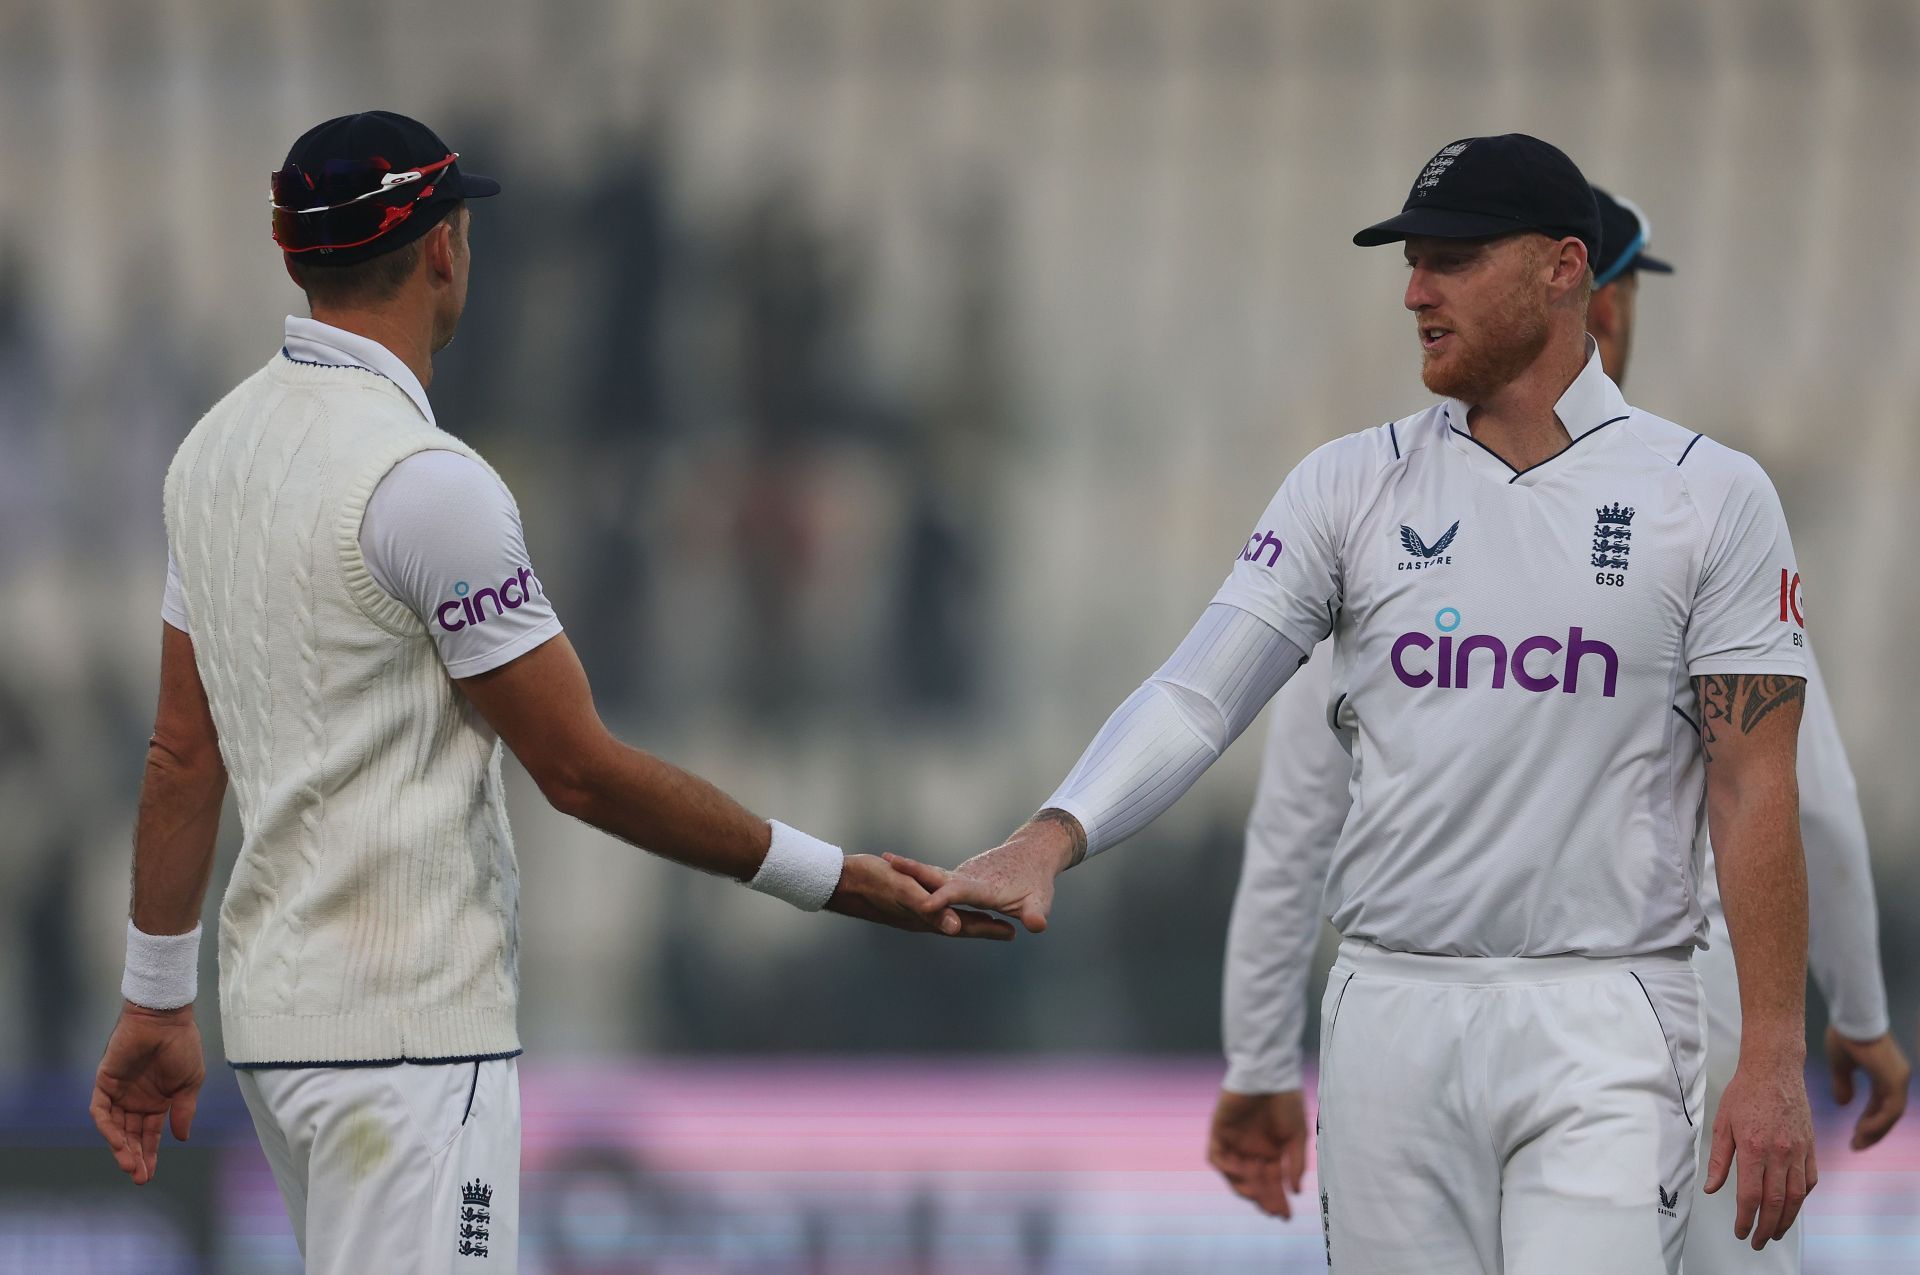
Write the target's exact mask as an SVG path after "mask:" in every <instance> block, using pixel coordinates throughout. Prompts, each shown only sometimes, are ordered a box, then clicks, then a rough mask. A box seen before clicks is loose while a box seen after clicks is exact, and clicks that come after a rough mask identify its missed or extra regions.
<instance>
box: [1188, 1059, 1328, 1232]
mask: <svg viewBox="0 0 1920 1275" xmlns="http://www.w3.org/2000/svg"><path fill="white" fill-rule="evenodd" d="M1307 1136H1308V1135H1307V1102H1306V1098H1305V1097H1304V1096H1303V1095H1302V1094H1301V1092H1300V1091H1299V1090H1298V1089H1291V1090H1288V1091H1287V1092H1285V1093H1260V1094H1241V1093H1231V1092H1229V1091H1227V1090H1225V1089H1222V1090H1221V1091H1220V1100H1219V1102H1217V1103H1215V1104H1214V1108H1213V1126H1212V1128H1211V1129H1209V1130H1208V1134H1207V1163H1208V1164H1211V1165H1212V1166H1213V1167H1214V1168H1216V1169H1218V1170H1219V1171H1220V1175H1221V1176H1222V1177H1224V1178H1225V1179H1226V1180H1227V1185H1228V1186H1230V1187H1232V1188H1233V1192H1234V1194H1235V1195H1238V1196H1240V1197H1241V1198H1242V1199H1247V1200H1252V1201H1253V1202H1254V1204H1256V1205H1258V1206H1259V1208H1260V1211H1261V1212H1263V1213H1269V1214H1272V1215H1273V1216H1275V1217H1281V1218H1291V1217H1292V1216H1293V1206H1292V1204H1291V1203H1289V1202H1288V1200H1287V1196H1288V1195H1289V1194H1292V1195H1298V1194H1300V1179H1301V1177H1302V1176H1303V1175H1304V1174H1305V1173H1306V1171H1307Z"/></svg>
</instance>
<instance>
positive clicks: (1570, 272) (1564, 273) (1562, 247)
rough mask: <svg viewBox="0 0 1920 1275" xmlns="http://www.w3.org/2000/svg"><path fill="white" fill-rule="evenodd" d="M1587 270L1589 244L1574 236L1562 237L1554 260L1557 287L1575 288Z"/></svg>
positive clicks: (1554, 279) (1554, 280) (1554, 281)
mask: <svg viewBox="0 0 1920 1275" xmlns="http://www.w3.org/2000/svg"><path fill="white" fill-rule="evenodd" d="M1586 272H1587V245H1586V244H1585V243H1584V242H1582V241H1581V240H1578V239H1574V238H1571V237H1569V238H1566V239H1562V240H1561V241H1560V243H1559V247H1558V249H1557V252H1556V255H1555V257H1554V261H1553V283H1554V286H1555V287H1565V288H1574V287H1578V286H1579V284H1580V278H1581V276H1582V275H1584V274H1586Z"/></svg>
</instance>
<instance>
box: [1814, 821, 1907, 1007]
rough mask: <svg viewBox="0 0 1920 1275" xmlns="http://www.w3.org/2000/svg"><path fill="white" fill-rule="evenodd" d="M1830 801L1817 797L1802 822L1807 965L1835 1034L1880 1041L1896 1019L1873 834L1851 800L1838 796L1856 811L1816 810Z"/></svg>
mask: <svg viewBox="0 0 1920 1275" xmlns="http://www.w3.org/2000/svg"><path fill="white" fill-rule="evenodd" d="M1828 799H1829V794H1818V795H1811V796H1809V798H1808V802H1807V808H1806V809H1804V810H1803V812H1802V815H1801V820H1800V827H1801V832H1802V836H1803V838H1804V840H1805V844H1806V853H1807V913H1808V933H1807V964H1808V966H1809V972H1810V973H1811V974H1812V975H1813V982H1814V986H1815V987H1817V988H1819V989H1820V995H1821V996H1822V997H1823V998H1824V999H1825V1000H1826V1002H1827V1018H1828V1021H1830V1022H1831V1023H1832V1024H1833V1026H1834V1029H1835V1030H1837V1031H1838V1032H1839V1033H1840V1034H1841V1035H1842V1036H1845V1037H1847V1038H1848V1039H1850V1040H1873V1039H1875V1038H1877V1037H1879V1036H1883V1035H1885V1034H1886V1032H1887V1029H1888V1026H1889V1018H1888V1013H1887V985H1886V979H1885V976H1884V975H1883V973H1882V971H1881V968H1880V924H1879V915H1878V910H1877V904H1876V903H1875V900H1874V893H1873V877H1872V874H1871V871H1870V867H1869V863H1868V857H1867V839H1866V831H1865V828H1864V827H1863V826H1862V824H1861V821H1860V814H1859V808H1858V806H1857V805H1854V803H1853V800H1852V797H1851V794H1850V793H1849V794H1846V795H1844V796H1840V795H1833V796H1832V800H1833V801H1834V803H1835V804H1836V805H1838V804H1841V803H1844V804H1846V805H1848V806H1850V807H1852V809H1851V810H1850V811H1839V810H1832V811H1822V810H1819V809H1816V808H1815V807H1816V806H1817V805H1819V804H1820V803H1822V802H1825V801H1827V800H1828Z"/></svg>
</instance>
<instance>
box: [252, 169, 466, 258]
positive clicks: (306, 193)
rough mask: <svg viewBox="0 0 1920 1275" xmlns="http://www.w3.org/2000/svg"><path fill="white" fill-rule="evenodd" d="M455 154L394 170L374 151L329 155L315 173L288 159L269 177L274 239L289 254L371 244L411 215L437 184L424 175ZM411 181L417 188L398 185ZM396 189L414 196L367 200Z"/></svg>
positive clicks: (407, 183)
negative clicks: (364, 155)
mask: <svg viewBox="0 0 1920 1275" xmlns="http://www.w3.org/2000/svg"><path fill="white" fill-rule="evenodd" d="M458 158H460V155H459V153H458V152H457V151H456V152H453V153H451V154H449V155H448V156H447V157H446V158H445V159H438V160H435V161H434V162H433V163H431V164H422V165H421V166H420V167H418V168H409V169H403V170H399V171H395V169H394V167H393V165H392V164H391V163H389V162H388V161H386V160H384V159H381V158H379V157H378V156H376V157H374V158H372V159H354V160H336V159H330V160H328V161H327V162H326V163H325V164H324V165H322V166H321V168H320V170H319V171H318V172H308V171H307V170H305V169H303V168H301V167H300V166H299V165H298V164H288V165H287V166H286V167H285V168H283V169H281V170H280V171H279V172H277V173H275V174H273V177H272V190H273V195H272V201H271V202H272V204H273V241H274V242H275V243H277V244H279V245H280V247H281V249H282V250H283V251H286V252H294V253H298V252H319V251H322V250H329V249H339V248H358V247H359V246H360V245H362V244H368V243H372V242H373V241H374V240H376V239H378V238H379V237H380V236H382V235H384V234H386V233H387V232H388V231H390V230H392V229H393V228H394V227H395V226H398V225H399V224H401V223H402V222H404V221H405V220H406V219H407V218H409V217H411V216H412V215H413V210H414V209H415V208H417V207H418V206H419V205H420V202H421V201H422V200H424V199H426V198H428V197H429V196H431V195H432V194H433V192H434V190H435V189H437V183H435V182H431V181H428V180H427V179H428V178H430V177H432V176H433V175H434V174H435V173H438V172H441V171H442V170H444V169H446V168H448V167H450V166H451V165H452V164H453V161H454V160H456V159H458ZM416 183H418V184H419V189H418V190H414V191H403V190H401V188H402V187H407V186H412V185H414V184H416ZM395 191H401V193H403V194H411V195H412V196H413V197H412V198H411V199H409V200H407V201H406V202H405V203H400V204H391V203H371V202H369V201H370V200H373V199H376V198H378V197H379V196H381V195H390V194H393V193H394V192H395Z"/></svg>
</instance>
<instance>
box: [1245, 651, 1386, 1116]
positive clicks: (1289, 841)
mask: <svg viewBox="0 0 1920 1275" xmlns="http://www.w3.org/2000/svg"><path fill="white" fill-rule="evenodd" d="M1331 655H1332V652H1331V651H1328V650H1325V649H1324V648H1323V649H1322V650H1321V651H1319V652H1318V653H1317V654H1316V655H1315V656H1314V658H1313V659H1312V660H1311V661H1309V662H1308V663H1307V665H1306V667H1305V668H1303V669H1301V670H1300V671H1299V672H1298V673H1296V674H1295V675H1294V676H1293V678H1292V679H1291V680H1289V681H1288V682H1287V685H1286V687H1285V689H1283V690H1282V691H1281V692H1280V693H1279V694H1278V695H1276V696H1274V697H1273V711H1272V712H1271V713H1270V714H1269V719H1270V720H1269V721H1268V724H1267V751H1266V755H1265V757H1264V758H1263V759H1262V761H1261V763H1260V787H1259V789H1258V791H1257V792H1256V793H1255V795H1254V799H1253V810H1252V811H1251V812H1250V813H1249V814H1248V816H1247V850H1246V858H1245V860H1244V861H1243V862H1242V863H1241V866H1240V888H1239V889H1238V890H1237V891H1236V892H1235V894H1234V896H1233V919H1232V921H1231V922H1230V923H1229V924H1228V926H1227V958H1226V971H1225V977H1224V978H1223V979H1222V980H1221V996H1220V1010H1221V1015H1220V1036H1221V1040H1222V1042H1223V1043H1224V1044H1225V1046H1226V1053H1227V1075H1226V1079H1225V1080H1223V1081H1222V1082H1221V1086H1220V1087H1221V1088H1223V1089H1226V1090H1228V1091H1230V1092H1232V1093H1241V1094H1259V1093H1284V1092H1285V1091H1287V1090H1290V1089H1298V1088H1300V1074H1301V1049H1300V1036H1301V1032H1302V1030H1303V1029H1304V1028H1305V1026H1306V1019H1307V1005H1306V992H1307V975H1308V973H1309V972H1310V971H1311V968H1312V965H1313V952H1314V948H1315V947H1316V946H1317V945H1318V943H1319V939H1320V930H1321V925H1322V922H1321V916H1322V915H1323V913H1322V910H1321V897H1322V895H1323V894H1324V892H1325V888H1326V880H1327V865H1328V864H1329V863H1330V862H1331V861H1332V859H1333V850H1334V846H1335V844H1336V843H1337V842H1338V841H1339V840H1340V829H1341V828H1342V827H1344V826H1345V824H1346V822H1347V812H1348V811H1349V810H1350V809H1352V806H1353V798H1352V796H1351V795H1350V793H1349V791H1348V789H1349V784H1350V781H1351V779H1352V777H1353V758H1352V757H1351V756H1349V755H1348V753H1347V750H1346V749H1345V748H1343V747H1342V746H1341V743H1340V739H1339V737H1338V736H1336V735H1335V734H1334V733H1333V731H1332V729H1331V728H1330V727H1329V726H1328V724H1327V706H1328V703H1329V702H1330V701H1331V700H1332V699H1333V673H1332V664H1333V661H1332V659H1331V658H1329V657H1330V656H1331Z"/></svg>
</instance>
